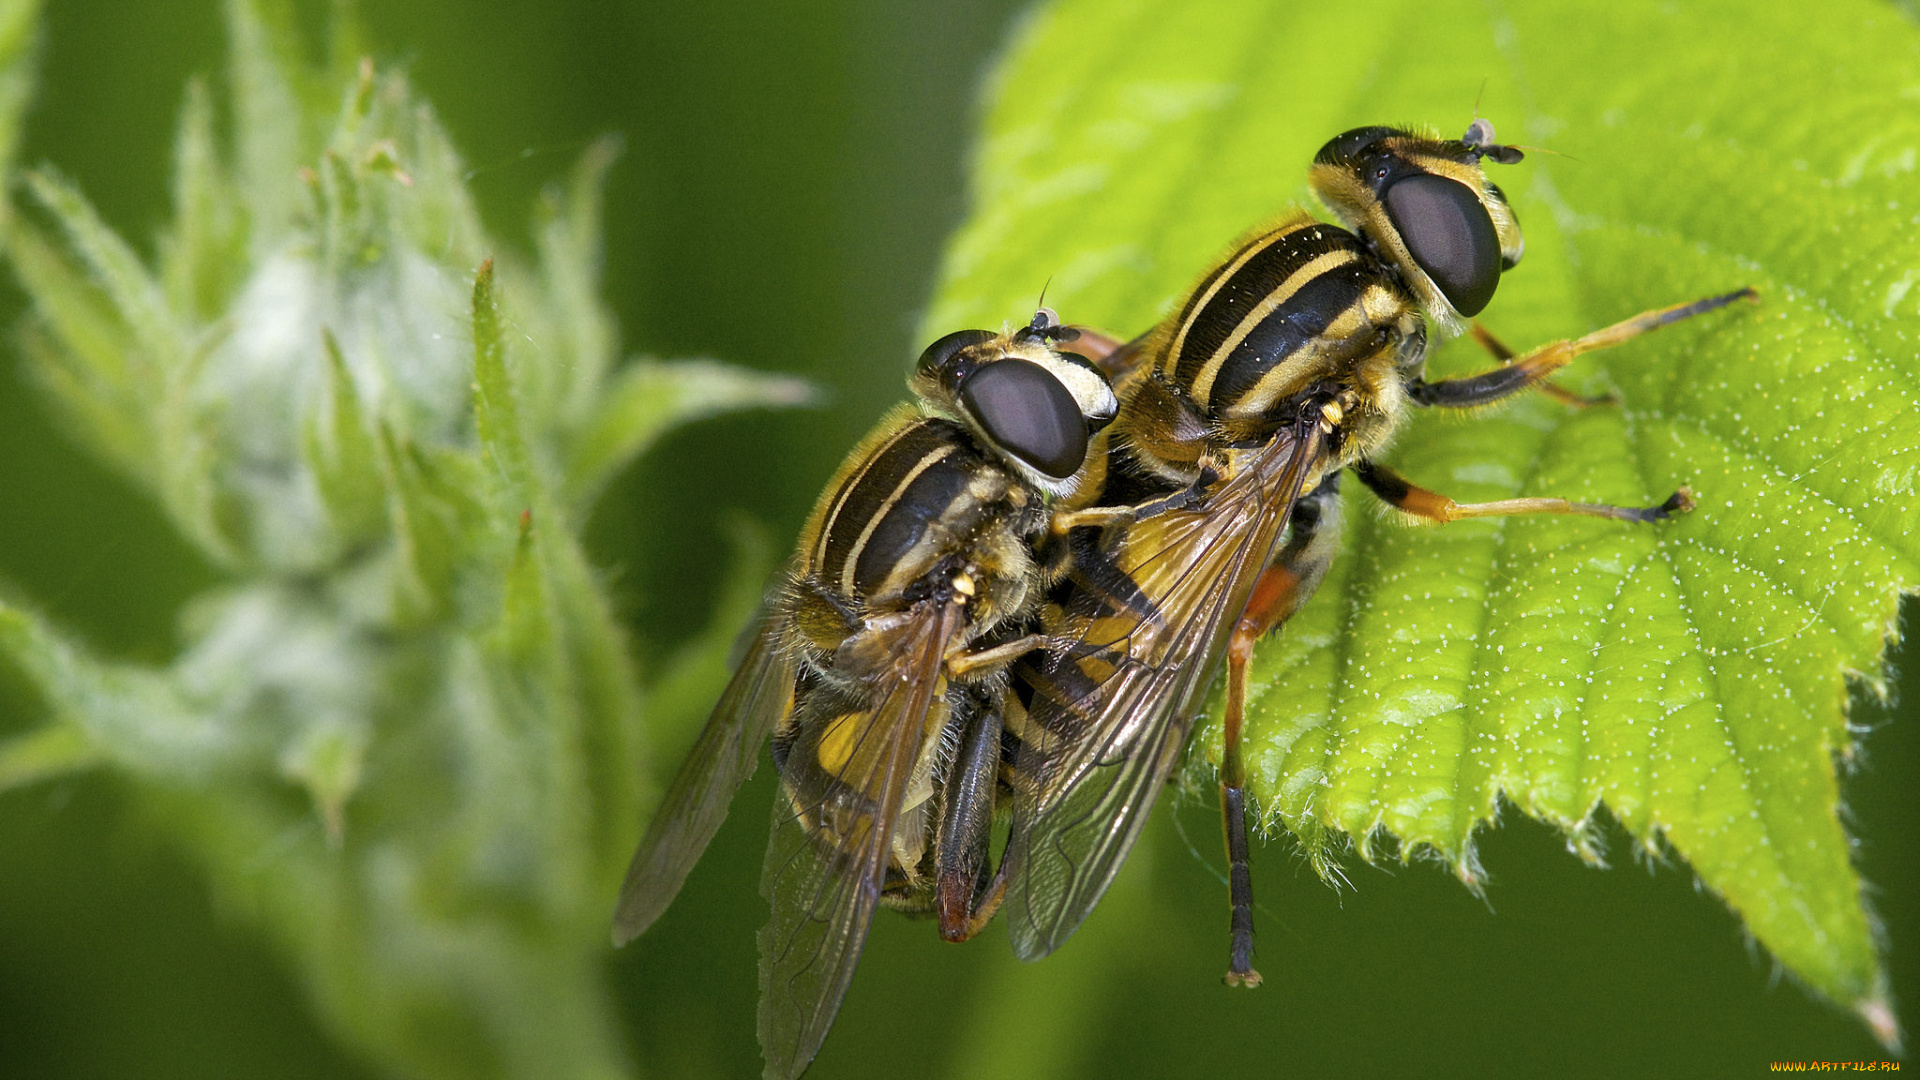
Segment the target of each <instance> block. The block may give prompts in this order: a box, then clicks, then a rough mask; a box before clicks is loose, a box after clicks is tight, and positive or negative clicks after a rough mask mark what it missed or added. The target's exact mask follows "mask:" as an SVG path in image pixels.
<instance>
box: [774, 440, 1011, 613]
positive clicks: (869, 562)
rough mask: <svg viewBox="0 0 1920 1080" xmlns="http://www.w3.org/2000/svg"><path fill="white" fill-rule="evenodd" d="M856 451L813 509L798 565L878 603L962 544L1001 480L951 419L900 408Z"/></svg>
mask: <svg viewBox="0 0 1920 1080" xmlns="http://www.w3.org/2000/svg"><path fill="white" fill-rule="evenodd" d="M863 449H864V450H866V452H865V453H864V454H861V453H860V452H857V451H856V453H855V455H854V457H853V458H852V459H850V460H849V463H848V465H847V466H846V467H845V468H844V469H843V470H842V475H841V477H840V478H839V482H838V483H836V484H834V485H832V486H831V487H829V488H828V494H827V496H826V497H825V499H823V500H822V503H821V505H820V507H818V508H817V509H816V511H815V514H816V518H815V521H816V531H815V532H814V533H813V534H812V537H813V539H812V543H811V544H810V545H809V546H808V548H806V549H805V558H806V562H807V565H806V567H805V568H804V572H805V573H806V575H807V576H808V577H809V578H810V579H812V580H813V581H814V582H816V583H817V584H819V585H820V586H821V587H824V588H826V589H828V590H829V591H831V592H833V593H835V594H837V595H839V596H841V597H843V598H845V599H847V600H849V601H854V602H859V603H868V604H871V603H875V602H879V603H882V604H884V603H886V602H887V601H890V600H895V599H901V598H904V594H905V591H906V590H907V589H908V588H909V587H911V586H912V585H913V584H914V583H915V582H916V581H918V580H920V579H921V578H922V577H924V576H925V575H926V574H927V573H928V572H930V571H931V570H932V569H933V568H934V566H935V565H936V564H937V563H939V561H940V560H941V559H942V558H945V557H946V556H948V555H950V554H954V553H956V551H957V549H959V548H960V547H963V546H964V544H965V542H966V540H967V538H969V537H970V536H971V535H972V534H973V533H974V532H975V531H977V530H978V529H979V528H980V526H981V524H982V523H983V522H984V521H985V520H986V519H987V518H988V517H990V516H992V515H993V514H995V513H997V512H998V511H999V510H1000V505H999V504H1000V503H1002V502H1003V501H1004V500H1005V499H1006V497H1007V495H1008V490H1009V487H1010V483H1009V480H1008V477H1007V475H1006V472H1005V470H1004V469H1003V468H1002V467H1001V466H1000V464H999V463H998V462H995V461H993V460H991V459H989V458H987V457H986V456H985V455H984V454H983V453H982V452H981V451H980V450H979V449H978V448H977V447H976V446H975V445H974V442H973V439H972V437H971V436H970V435H969V434H968V433H967V431H966V429H965V428H963V427H961V426H960V425H959V424H956V423H954V422H952V421H950V420H943V419H939V418H936V417H917V416H916V417H911V418H907V417H905V416H899V417H896V422H894V423H889V424H886V425H883V427H882V430H881V433H880V435H879V437H877V438H876V439H875V440H873V441H871V442H870V444H869V445H868V446H867V447H863Z"/></svg>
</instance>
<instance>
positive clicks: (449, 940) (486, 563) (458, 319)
mask: <svg viewBox="0 0 1920 1080" xmlns="http://www.w3.org/2000/svg"><path fill="white" fill-rule="evenodd" d="M16 7H19V5H13V6H11V7H5V8H0V60H5V59H6V58H7V57H9V56H15V55H18V54H19V53H20V51H21V49H23V48H24V45H23V42H24V41H25V40H26V38H27V35H26V31H25V29H24V24H23V23H21V21H20V20H19V19H16V18H14V16H13V15H12V14H11V13H12V11H13V10H14V8H16ZM278 11H279V9H278V8H276V7H273V6H271V5H266V6H263V7H256V6H255V5H254V4H253V3H252V2H251V0H234V2H233V3H231V4H230V5H229V6H228V24H229V32H230V36H231V39H232V42H233V58H232V69H231V72H230V76H229V81H230V83H231V86H232V90H233V92H232V95H231V118H230V119H231V129H232V131H233V142H232V146H231V147H230V148H229V147H226V146H223V145H221V143H220V141H219V140H217V139H216V137H215V134H214V132H215V131H216V129H217V128H219V127H221V126H222V125H221V124H219V123H218V122H217V121H216V116H215V109H214V103H213V96H212V95H211V94H209V93H208V92H207V90H206V89H205V88H204V87H201V86H197V85H196V86H195V87H193V88H192V89H190V91H189V93H188V95H187V98H186V104H185V107H184V110H183V115H182V117H181V121H180V135H179V144H178V153H177V156H176V170H175V191H174V195H175V215H174V219H173V221H172V223H171V224H170V226H169V227H168V228H167V229H166V231H165V232H164V233H163V234H162V236H161V237H160V240H159V243H158V257H157V260H156V261H155V263H154V264H152V265H149V264H148V263H147V262H146V261H144V260H143V259H142V258H141V256H140V255H139V254H138V253H137V252H136V250H135V249H134V247H133V246H132V245H130V244H128V243H127V242H126V241H125V240H123V239H122V238H120V237H119V236H118V235H116V234H115V233H114V232H113V231H112V230H111V229H110V228H109V227H108V226H106V225H105V224H104V223H103V222H102V220H101V219H100V218H99V216H98V215H97V214H96V213H95V212H94V211H93V209H92V208H91V206H90V205H89V204H88V202H87V200H86V199H85V197H84V196H83V195H82V194H81V193H80V192H79V191H78V190H77V189H76V188H75V187H74V186H73V185H72V184H70V183H68V182H67V181H65V180H63V179H62V178H61V177H60V176H59V175H58V174H56V173H54V172H52V171H51V170H42V171H39V172H36V173H33V174H32V175H31V176H29V177H28V179H27V183H26V189H27V192H28V194H29V195H30V196H31V208H30V209H29V210H28V211H27V212H26V213H25V214H24V215H17V216H15V218H14V219H13V222H12V232H11V236H10V238H9V251H10V255H11V261H12V264H13V266H14V269H15V272H16V273H17V275H18V277H19V280H20V281H21V283H22V284H23V285H24V287H25V289H26V291H27V293H28V294H29V296H30V298H31V300H32V303H33V310H34V319H33V320H32V323H31V325H30V326H29V328H28V329H27V330H26V331H25V336H24V342H25V345H26V355H27V357H28V360H29V369H30V371H31V373H32V375H33V376H34V377H35V378H36V379H37V380H38V382H39V384H40V385H41V386H42V388H43V389H44V390H45V392H46V400H47V401H48V402H49V404H50V405H51V407H52V408H53V409H54V410H55V411H56V412H57V414H58V415H59V417H60V418H61V419H62V420H63V421H64V423H65V424H66V426H67V428H68V430H69V431H70V432H71V433H72V436H73V437H74V438H75V439H76V440H77V441H78V442H80V443H81V444H82V445H84V446H85V447H86V448H88V449H89V450H91V451H92V452H93V453H94V454H95V455H97V456H98V457H99V458H100V459H101V460H103V461H105V462H107V463H109V464H110V465H112V466H113V467H114V468H116V469H118V470H119V471H120V472H122V473H123V474H124V475H125V476H126V477H128V478H129V479H130V480H131V481H132V482H133V483H134V484H135V485H137V486H138V487H139V488H140V489H141V490H142V491H144V492H145V493H146V494H147V495H149V496H150V497H151V498H152V499H153V500H154V501H155V503H156V504H158V505H159V506H160V507H161V508H163V510H164V511H165V513H166V514H167V516H168V517H169V519H170V520H171V521H172V522H173V523H174V524H175V525H176V527H177V528H178V529H179V531H180V532H181V534H182V535H183V536H185V537H186V538H188V539H189V540H190V541H191V542H192V543H193V544H194V545H195V546H196V547H197V548H198V550H199V552H200V553H201V554H202V555H204V556H205V558H206V559H207V560H208V561H209V562H210V563H211V564H213V565H215V566H218V567H219V568H221V569H222V571H223V572H224V574H225V581H224V583H223V585H222V586H221V587H220V588H219V589H218V590H216V591H214V592H212V593H210V594H208V595H205V596H202V597H200V598H198V599H197V600H196V601H195V602H194V603H193V604H192V605H191V607H190V609H189V611H188V612H187V615H186V617H185V620H184V625H183V629H182V637H183V641H184V645H183V648H182V649H181V652H180V654H179V656H178V658H177V659H175V660H174V661H173V662H172V663H170V664H169V665H167V666H165V667H162V668H145V667H137V666H132V665H128V664H123V663H116V662H112V661H109V660H106V659H102V658H100V657H97V656H94V655H92V654H91V653H90V652H89V651H88V650H86V649H85V648H83V647H81V646H80V645H78V644H77V643H75V642H74V641H72V640H70V639H69V638H68V637H67V636H66V635H64V634H62V633H61V631H60V630H59V629H57V628H55V627H53V626H51V625H49V624H48V623H47V622H46V621H45V620H44V619H41V618H39V617H37V616H35V615H34V614H32V613H30V612H28V611H24V610H20V609H19V608H17V607H8V606H5V605H0V651H4V652H5V653H6V654H7V656H8V657H10V659H11V660H12V662H13V663H14V664H15V665H17V666H18V668H19V669H20V670H21V671H22V672H24V673H25V674H26V676H27V677H28V679H29V680H30V682H31V683H32V684H33V685H34V686H35V687H36V688H37V689H38V691H39V692H40V693H41V694H42V696H43V697H44V698H45V700H46V702H47V704H48V706H49V708H50V711H51V713H52V714H53V717H54V719H53V722H52V724H51V725H50V726H47V727H44V728H41V729H39V730H35V731H32V732H29V733H27V734H25V735H20V736H17V737H15V739H14V740H13V741H12V742H9V743H6V744H4V745H0V790H4V789H5V788H7V787H11V786H15V785H19V784H24V783H29V782H33V781H34V780H37V779H41V778H44V777H46V776H50V775H55V774H58V773H60V772H62V771H71V770H75V769H82V768H88V767H92V766H95V765H99V764H104V765H106V766H108V767H111V768H113V769H116V770H118V771H120V772H121V773H122V774H124V775H125V776H126V777H128V778H129V779H130V780H131V781H132V783H133V785H134V786H135V788H136V789H137V790H138V791H140V792H141V793H142V794H143V795H144V796H145V797H146V799H147V801H148V802H149V803H150V804H151V805H152V806H153V807H155V808H156V810H157V813H158V816H159V819H160V820H161V821H162V822H163V823H164V825H165V826H166V827H168V828H169V829H171V830H173V831H174V832H175V833H177V834H178V836H179V837H180V838H181V840H182V841H183V843H184V845H185V846H186V847H187V848H188V849H189V850H190V851H191V852H193V853H194V854H195V855H196V856H197V857H198V858H199V859H200V860H201V862H203V864H204V865H205V867H206V869H207V871H208V873H209V875H210V876H211V878H212V880H213V881H214V882H215V884H216V886H217V887H218V889H219V890H220V892H221V893H222V894H223V896H225V897H226V898H227V899H228V900H229V901H230V903H231V904H232V906H233V907H234V908H235V909H236V910H239V911H241V912H243V913H245V914H246V915H248V916H249V917H251V918H252V919H253V920H255V921H256V922H257V923H258V924H259V925H260V926H261V927H262V928H263V929H264V930H265V931H266V932H267V934H268V935H269V936H270V937H271V938H273V939H274V940H275V941H276V942H277V943H278V944H279V945H280V946H281V948H282V949H283V951H284V952H285V953H286V954H287V955H289V956H290V957H292V958H293V960H294V961H295V964H296V967H297V969H298V970H299V971H300V972H301V974H302V975H303V976H304V978H305V980H306V982H307V984H308V986H309V987H310V989H311V992H312V994H313V995H314V997H315V998H316V999H317V1001H318V1003H319V1005H320V1008H321V1012H322V1014H323V1016H324V1017H325V1019H326V1021H327V1022H328V1024H329V1025H330V1026H332V1027H333V1028H334V1029H335V1030H337V1031H338V1032H339V1033H341V1034H342V1036H343V1037H344V1038H345V1039H346V1040H347V1041H348V1042H349V1043H350V1044H352V1045H354V1046H356V1047H358V1048H359V1049H360V1050H361V1051H363V1052H364V1053H366V1054H367V1055H369V1056H370V1057H371V1058H372V1059H374V1060H375V1061H377V1062H379V1063H381V1064H383V1065H385V1066H387V1067H388V1068H390V1069H392V1070H394V1071H397V1072H402V1073H407V1074H414V1075H423V1076H448V1077H471V1076H489V1075H498V1076H508V1075H512V1076H541V1077H547V1076H596V1077H600V1076H617V1075H622V1074H624V1073H626V1072H627V1063H626V1061H625V1054H624V1051H623V1050H622V1048H621V1040H620V1039H619V1037H618V1036H617V1034H616V1032H615V1030H614V1027H613V1023H612V1017H611V1013H610V1005H609V1002H608V1000H607V997H606V994H605V989H604V987H603V985H602V971H601V963H602V959H603V956H604V953H605V940H606V926H607V920H608V918H609V917H610V912H611V904H612V899H613V896H614V893H615V888H616V886H617V884H618V881H619V874H620V872H621V870H622V868H623V865H624V861H625V859H626V857H627V854H628V849H629V846H630V844H631V842H632V838H633V834H634V831H635V830H636V829H637V827H638V823H639V819H640V812H641V809H642V807H643V805H644V802H643V798H644V795H645V793H644V792H643V791H642V790H641V789H640V783H641V781H640V777H641V776H642V775H643V770H642V768H641V765H642V757H643V747H642V745H641V744H642V741H643V740H642V733H641V729H640V726H639V725H640V718H641V716H642V714H643V711H644V705H645V698H644V695H643V692H642V690H641V688H640V686H639V685H638V683H637V681H636V679H635V676H634V672H633V669H632V665H631V663H630V660H629V657H628V655H627V649H626V643H625V641H624V640H623V637H622V635H621V633H620V632H619V630H618V628H617V627H616V625H615V623H614V621H613V619H612V618H611V617H610V613H609V610H608V606H607V601H606V599H605V597H604V596H603V594H602V592H601V590H600V586H599V582H598V581H597V580H596V578H595V575H594V573H593V571H592V569H591V567H590V566H589V565H588V563H587V560H586V558H585V556H584V554H583V552H582V550H581V547H580V543H579V540H578V537H577V535H576V532H575V530H576V529H577V527H578V526H579V525H580V524H581V523H582V521H583V520H584V518H585V516H586V512H587V510H588V509H589V503H590V500H591V498H592V497H593V495H594V494H595V493H596V492H597V491H598V490H599V488H600V486H601V485H602V484H603V483H604V482H605V481H606V480H607V479H608V478H609V477H610V476H611V475H613V474H614V473H615V472H617V471H618V470H619V469H621V468H622V467H623V466H624V465H625V464H626V463H627V462H629V461H630V460H631V459H632V458H633V457H634V456H635V455H636V454H638V453H639V452H640V451H642V450H643V449H644V448H645V447H646V446H647V445H649V444H650V443H651V442H652V441H653V440H654V439H656V438H657V437H658V436H659V434H660V433H661V432H662V431H663V430H665V429H667V428H668V427H670V426H672V425H673V424H676V423H681V422H684V421H686V420H688V419H691V418H694V417H698V416H703V415H708V414H711V413H714V412H717V411H720V410H724V409H730V408H738V407H744V406H754V405H767V404H779V403H791V402H795V401H799V400H801V399H802V398H803V397H804V396H805V388H804V387H803V386H801V385H799V384H797V383H795V382H793V381H791V380H784V379H770V378H765V377H758V376H754V375H751V374H749V373H746V372H741V371H737V370H732V369H727V368H723V367H721V366H719V365H715V364H711V363H706V362H688V363H659V362H652V361H634V362H631V363H626V364H622V363H621V362H620V357H619V355H618V352H617V344H616V341H615V332H614V330H613V326H612V321H611V319H610V317H609V316H608V314H607V313H606V311H605V309H604V307H603V306H602V303H601V301H600V300H599V298H598V296H597V290H598V288H599V279H598V258H599V248H598V243H599V241H598V237H599V234H600V221H599V209H600V204H599V191H600V185H601V180H602V177H603V176H604V174H605V171H606V168H607V166H608V165H609V164H610V162H611V160H612V157H613V152H614V151H613V147H612V146H611V145H603V146H599V147H596V148H595V149H594V150H592V151H591V152H589V153H588V154H587V155H586V157H585V159H584V160H583V162H582V163H581V165H580V167H579V168H578V169H577V170H576V172H575V174H574V176H573V178H572V181H571V182H570V184H568V185H567V186H565V187H563V188H557V189H555V190H554V191H552V192H550V193H549V195H548V197H547V198H546V200H545V201H544V202H543V204H542V206H541V208H540V211H539V214H538V225H537V231H536V244H535V246H536V249H537V251H538V255H539V258H538V260H537V261H536V262H533V263H531V264H524V265H523V264H521V263H520V262H518V261H516V260H514V259H512V258H510V257H508V256H507V255H506V254H505V253H501V252H499V251H498V248H497V246H496V245H495V244H494V242H493V241H491V240H490V239H488V237H487V236H486V234H485V232H484V230H483V228H482V226H481V223H480V221H479V219H478V216H477V214H476V213H475V211H474V207H473V205H472V202H471V201H470V199H469V197H468V194H467V192H466V190H465V187H464V179H463V178H464V173H465V168H464V166H463V165H462V163H461V161H460V159H459V157H458V155H457V154H455V152H454V151H453V149H452V147H451V146H450V144H449V143H448V141H447V138H446V136H445V134H444V133H443V132H442V131H441V129H440V127H439V126H438V125H437V123H436V122H435V120H434V117H433V114H432V113H431V111H430V110H429V109H428V108H427V107H426V106H425V105H424V104H422V103H421V102H419V101H418V100H417V99H416V98H414V97H413V96H412V94H411V92H410V91H409V89H408V87H407V85H406V83H405V82H404V80H402V79H401V78H400V77H398V76H396V75H383V74H380V73H378V72H376V70H375V69H374V68H373V66H372V65H371V64H370V63H365V62H362V63H359V64H357V65H356V64H355V62H354V61H355V60H356V58H357V55H358V54H357V51H354V47H353V42H352V38H351V33H350V27H345V26H343V27H342V29H341V31H340V33H339V34H338V35H337V36H336V40H335V41H334V42H333V47H332V57H333V59H332V60H331V61H330V62H329V63H328V64H327V65H326V66H324V67H322V68H318V69H314V68H310V67H308V66H306V65H305V64H304V62H302V61H299V60H297V59H295V58H297V57H299V56H300V55H301V51H300V49H299V47H298V45H297V43H296V42H295V41H294V38H293V31H292V29H291V27H290V25H289V24H288V22H287V21H286V20H285V19H284V18H282V17H280V16H279V15H277V14H272V13H270V12H278ZM29 14H30V12H29ZM9 50H11V51H9ZM16 74H17V71H16V70H13V69H9V70H8V71H7V72H6V73H5V74H4V75H0V109H4V108H6V107H8V106H13V107H15V110H16V111H15V112H9V113H6V114H5V119H6V120H8V121H10V120H11V119H12V118H13V117H14V116H16V115H17V104H18V102H19V101H20V100H21V99H22V98H23V96H24V91H16V89H15V88H16V86H17V85H23V84H17V83H16V82H15V81H14V80H15V76H16ZM12 130H13V129H12V126H11V124H10V123H0V147H6V146H10V145H11V143H12ZM496 253H498V254H499V255H500V257H499V259H498V261H495V259H494V256H495V255H496ZM763 565H764V564H763ZM725 644H726V642H725V640H724V639H722V640H718V641H715V642H714V643H713V644H712V645H710V646H709V650H708V651H709V652H712V653H713V654H715V655H721V654H723V653H724V649H725ZM684 666H686V667H687V669H688V670H694V671H700V672H707V671H709V670H710V669H712V668H713V667H715V666H716V664H715V661H714V660H713V658H712V657H690V658H689V659H688V660H687V661H686V663H685V665H684ZM686 693H687V691H686V690H685V688H684V687H679V686H678V685H677V684H676V686H675V688H674V689H673V690H672V694H673V695H674V697H675V700H676V701H677V699H678V698H679V697H683V696H685V695H686Z"/></svg>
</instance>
